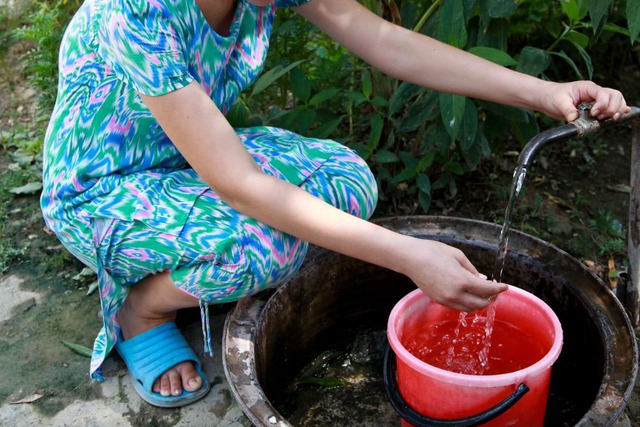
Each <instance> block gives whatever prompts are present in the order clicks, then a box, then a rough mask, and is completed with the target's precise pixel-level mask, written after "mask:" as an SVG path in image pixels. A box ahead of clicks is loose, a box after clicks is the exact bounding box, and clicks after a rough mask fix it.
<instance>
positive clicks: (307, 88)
mask: <svg viewBox="0 0 640 427" xmlns="http://www.w3.org/2000/svg"><path fill="white" fill-rule="evenodd" d="M289 79H290V81H291V92H292V93H293V95H294V96H295V97H296V98H298V99H299V100H300V101H302V102H303V103H305V104H306V103H307V101H308V100H309V97H311V82H309V79H307V77H306V76H305V75H304V73H303V72H302V70H300V68H294V69H293V70H291V74H289Z"/></svg>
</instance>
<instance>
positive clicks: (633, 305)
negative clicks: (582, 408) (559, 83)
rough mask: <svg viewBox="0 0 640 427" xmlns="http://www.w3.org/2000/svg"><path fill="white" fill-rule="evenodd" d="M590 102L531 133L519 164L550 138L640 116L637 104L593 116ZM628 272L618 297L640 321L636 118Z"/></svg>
mask: <svg viewBox="0 0 640 427" xmlns="http://www.w3.org/2000/svg"><path fill="white" fill-rule="evenodd" d="M591 106H592V104H581V105H580V107H579V110H580V117H578V119H577V120H575V121H574V122H571V123H568V124H566V125H564V126H560V127H557V128H554V129H549V130H547V131H544V132H541V133H539V134H538V135H536V136H535V137H533V138H532V139H531V140H530V141H529V142H528V143H527V144H526V145H525V146H524V148H523V149H522V152H521V153H520V156H519V157H518V166H519V167H522V168H526V167H528V166H529V165H531V163H532V162H533V159H534V158H535V157H536V155H537V154H538V151H540V150H541V149H542V148H544V147H546V146H547V145H549V144H551V143H552V142H557V141H564V140H567V139H570V138H574V137H577V138H580V137H582V136H584V135H588V134H591V133H595V132H598V131H599V130H601V129H606V128H609V127H612V126H616V125H619V124H621V123H624V122H627V121H630V120H633V119H637V118H640V108H638V107H631V111H630V112H629V113H627V114H624V115H622V117H620V118H618V120H613V119H607V120H602V121H600V120H596V119H595V118H593V117H591V116H590V115H589V110H590V109H591ZM627 252H628V257H629V274H628V280H627V283H626V285H627V286H626V294H625V295H624V298H623V299H622V300H621V303H622V304H623V305H624V307H625V309H626V310H627V312H628V313H629V316H630V318H631V322H632V323H633V325H635V326H638V324H639V323H640V122H638V121H635V122H634V123H633V126H632V136H631V191H630V202H629V236H628V242H627Z"/></svg>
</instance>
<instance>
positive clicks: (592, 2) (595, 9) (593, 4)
mask: <svg viewBox="0 0 640 427" xmlns="http://www.w3.org/2000/svg"><path fill="white" fill-rule="evenodd" d="M611 1H612V0H588V1H587V7H588V9H589V16H590V17H591V22H593V32H594V34H597V33H598V29H599V28H600V27H601V24H603V23H604V22H606V16H607V14H608V12H609V6H610V5H611Z"/></svg>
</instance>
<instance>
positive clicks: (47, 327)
mask: <svg viewBox="0 0 640 427" xmlns="http://www.w3.org/2000/svg"><path fill="white" fill-rule="evenodd" d="M58 287H59V286H52V287H47V286H41V288H42V292H34V291H33V290H32V289H29V286H27V284H26V282H25V278H21V277H19V276H17V275H15V274H14V275H10V276H8V277H2V278H0V289H1V290H2V298H0V319H1V320H0V426H20V427H23V426H43V425H46V426H52V427H57V426H60V427H63V426H96V427H102V426H104V427H111V426H196V427H197V426H226V427H241V426H250V425H251V423H250V422H249V420H248V419H247V418H246V417H245V415H244V414H243V412H242V410H241V409H240V407H239V406H238V405H237V403H236V402H235V400H234V398H233V396H232V394H231V391H230V390H229V386H228V383H227V381H226V379H225V375H224V370H223V367H222V357H221V354H220V341H221V337H222V326H223V323H224V317H225V315H226V313H225V311H224V310H218V312H215V313H212V316H211V319H210V320H211V328H212V334H213V339H214V352H215V354H214V357H213V358H210V357H209V356H203V355H202V347H203V342H202V332H201V328H200V322H189V321H187V322H186V323H187V325H186V326H184V327H183V333H184V335H185V337H186V339H187V341H188V342H189V343H190V344H191V346H192V348H193V349H194V351H195V352H196V354H198V355H199V356H200V358H201V361H202V363H203V369H204V372H205V373H206V375H207V377H208V379H209V381H210V382H211V383H212V385H213V386H212V389H211V391H210V392H209V394H208V395H207V396H206V397H205V398H204V399H202V400H200V401H199V402H197V403H194V404H192V405H189V406H186V407H183V408H180V409H161V408H155V407H152V406H150V405H148V404H147V403H146V402H144V401H143V400H142V399H140V397H139V396H138V395H137V393H136V392H135V391H134V389H133V386H132V385H131V382H130V378H129V376H128V373H127V370H126V367H125V366H124V363H123V362H122V361H121V360H120V359H119V357H117V356H112V357H110V358H109V359H108V361H107V362H106V363H105V365H104V370H103V373H104V375H105V382H104V383H95V382H91V381H90V380H89V376H88V369H89V359H88V358H87V357H85V356H82V355H80V354H77V353H75V352H73V351H71V350H70V349H69V348H68V347H66V346H65V345H64V344H62V341H68V342H73V343H76V344H80V345H85V346H90V345H91V342H92V340H93V337H94V335H95V333H96V332H97V331H98V328H99V326H100V320H99V318H98V314H97V313H98V308H99V305H98V301H97V296H95V295H91V296H87V295H86V290H74V291H69V290H67V291H62V290H61V289H57V288H58ZM183 323H185V321H184V316H183Z"/></svg>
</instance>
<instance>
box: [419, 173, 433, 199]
mask: <svg viewBox="0 0 640 427" xmlns="http://www.w3.org/2000/svg"><path fill="white" fill-rule="evenodd" d="M416 184H417V185H418V188H419V189H420V191H422V192H423V193H427V194H431V180H430V179H429V175H426V174H424V173H421V174H420V175H418V177H417V178H416Z"/></svg>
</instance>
